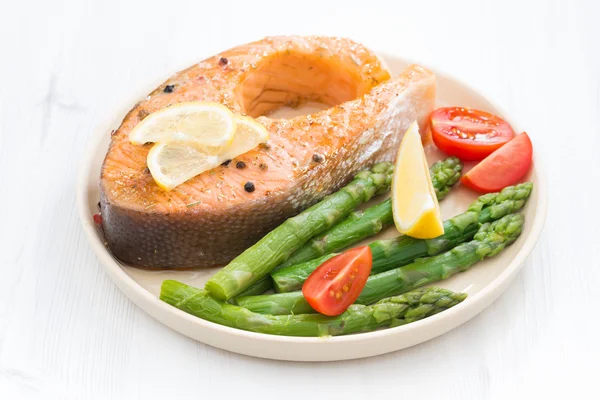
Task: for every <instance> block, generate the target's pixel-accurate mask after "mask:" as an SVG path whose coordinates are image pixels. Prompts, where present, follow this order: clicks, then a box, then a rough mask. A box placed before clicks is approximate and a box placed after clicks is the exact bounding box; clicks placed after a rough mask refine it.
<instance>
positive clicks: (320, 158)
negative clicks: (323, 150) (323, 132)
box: [312, 153, 325, 163]
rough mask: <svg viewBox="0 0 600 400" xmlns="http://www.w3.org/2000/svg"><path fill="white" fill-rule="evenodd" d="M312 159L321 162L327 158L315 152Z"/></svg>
mask: <svg viewBox="0 0 600 400" xmlns="http://www.w3.org/2000/svg"><path fill="white" fill-rule="evenodd" d="M312 159H313V161H314V162H316V163H320V162H323V160H324V159H325V157H323V156H322V155H320V154H319V153H315V154H313V156H312Z"/></svg>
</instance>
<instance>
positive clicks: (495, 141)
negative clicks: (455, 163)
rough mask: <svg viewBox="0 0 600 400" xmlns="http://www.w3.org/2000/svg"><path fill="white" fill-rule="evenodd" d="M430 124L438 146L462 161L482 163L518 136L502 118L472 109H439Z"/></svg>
mask: <svg viewBox="0 0 600 400" xmlns="http://www.w3.org/2000/svg"><path fill="white" fill-rule="evenodd" d="M429 124H430V126H431V136H432V138H433V142H434V143H435V145H436V146H437V147H438V148H439V149H440V150H442V151H443V152H444V153H446V154H448V155H451V156H456V157H458V158H460V159H461V160H482V159H484V158H485V157H487V156H488V155H490V154H492V153H493V152H494V150H496V149H497V148H499V147H501V146H502V145H503V144H504V143H506V142H508V141H509V140H510V139H512V138H513V136H515V132H514V131H513V130H512V128H511V127H510V125H509V124H508V122H506V121H504V120H503V119H502V118H500V117H497V116H495V115H492V114H490V113H486V112H484V111H479V110H474V109H472V108H463V107H444V108H438V109H437V110H435V111H434V112H432V113H431V115H430V116H429Z"/></svg>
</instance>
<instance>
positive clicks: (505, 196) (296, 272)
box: [248, 182, 533, 295]
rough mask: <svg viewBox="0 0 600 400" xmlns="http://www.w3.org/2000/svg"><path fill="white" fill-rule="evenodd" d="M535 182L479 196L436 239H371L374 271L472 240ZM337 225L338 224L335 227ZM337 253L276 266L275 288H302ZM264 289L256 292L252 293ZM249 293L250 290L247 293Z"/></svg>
mask: <svg viewBox="0 0 600 400" xmlns="http://www.w3.org/2000/svg"><path fill="white" fill-rule="evenodd" d="M532 189H533V184H532V183H531V182H527V183H522V184H519V185H516V186H508V187H506V188H504V189H503V190H502V191H501V192H498V193H489V194H485V195H483V196H480V197H479V198H478V199H477V200H476V201H475V202H474V203H473V204H471V206H470V207H469V208H468V210H467V211H466V212H464V213H462V214H460V215H457V216H455V217H453V218H451V219H449V220H447V221H445V222H444V234H443V235H441V236H439V237H437V238H435V239H427V240H423V239H415V238H411V237H409V236H399V237H397V238H394V239H388V240H377V241H375V242H373V243H371V244H370V245H369V246H370V247H371V252H372V254H373V267H372V269H371V274H372V275H374V274H378V273H381V272H385V271H388V270H390V269H392V268H397V267H400V266H402V265H406V264H409V263H411V262H412V261H414V260H415V259H417V258H420V257H427V256H434V255H436V254H439V253H442V252H444V251H448V250H450V249H451V248H453V247H455V246H456V245H458V244H460V243H464V242H466V241H468V240H471V239H472V238H473V236H475V233H476V232H477V230H478V229H479V226H480V224H485V223H487V222H492V221H495V220H497V219H499V218H501V217H503V216H505V215H508V214H510V213H514V212H516V211H518V210H520V209H521V208H522V207H523V206H524V205H525V203H526V202H527V199H528V198H529V196H530V194H531V190H532ZM334 229H335V228H334ZM334 255H335V254H327V255H325V256H322V257H319V258H317V259H314V260H311V261H307V262H304V263H300V264H298V265H292V266H289V267H285V268H281V269H279V268H278V269H276V270H275V271H274V272H272V273H271V277H272V279H273V286H274V288H275V291H276V292H291V291H294V290H300V289H301V288H302V284H303V283H304V281H305V280H306V279H307V278H308V276H309V275H310V274H311V273H312V272H313V271H314V270H315V269H316V268H317V267H318V266H319V265H321V264H322V263H323V262H324V261H326V260H327V259H329V258H331V257H333V256H334ZM257 293H264V292H254V293H252V294H257ZM248 295H249V294H248Z"/></svg>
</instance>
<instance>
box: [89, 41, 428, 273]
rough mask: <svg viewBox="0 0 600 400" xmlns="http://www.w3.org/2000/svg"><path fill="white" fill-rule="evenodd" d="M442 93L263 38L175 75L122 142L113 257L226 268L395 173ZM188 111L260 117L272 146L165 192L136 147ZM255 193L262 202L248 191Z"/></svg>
mask: <svg viewBox="0 0 600 400" xmlns="http://www.w3.org/2000/svg"><path fill="white" fill-rule="evenodd" d="M435 82H436V80H435V76H434V74H433V73H432V72H430V71H428V70H427V69H425V68H423V67H420V66H418V65H412V66H410V67H408V68H406V69H405V70H404V71H403V72H402V73H401V74H400V75H399V76H397V77H395V78H390V75H389V72H388V71H387V69H386V67H385V66H384V65H383V63H382V61H381V60H380V59H379V58H378V57H377V56H376V55H375V54H374V53H373V52H371V51H369V50H368V49H367V48H365V47H364V46H362V45H360V44H358V43H355V42H353V41H351V40H348V39H343V38H335V37H316V36H310V37H298V36H285V37H269V38H265V39H263V40H259V41H257V42H253V43H249V44H245V45H242V46H239V47H235V48H233V49H230V50H228V51H225V52H222V53H221V54H218V55H215V56H214V57H211V58H209V59H207V60H205V61H202V62H200V63H198V64H196V65H193V66H192V67H190V68H188V69H186V70H184V71H181V72H179V73H177V74H175V75H174V76H173V77H171V78H170V79H169V80H167V81H166V82H165V83H164V84H162V85H161V86H160V87H158V88H157V89H156V90H154V91H153V92H152V93H150V95H148V96H147V97H146V98H145V99H144V100H142V101H140V102H139V103H138V104H136V105H135V107H134V108H133V109H132V110H131V111H130V112H129V113H128V114H127V115H126V116H125V118H124V119H123V122H122V123H121V126H120V127H119V128H118V129H117V130H116V131H115V132H113V135H112V138H111V143H110V147H109V149H108V152H107V154H106V158H105V159H104V163H103V166H102V172H101V182H100V189H101V197H100V205H101V214H102V220H103V229H104V234H105V237H106V242H107V243H108V246H109V248H110V250H111V251H112V253H113V254H114V255H115V256H116V257H117V258H119V259H120V260H121V261H123V262H125V263H127V264H130V265H133V266H139V267H146V268H191V267H209V266H218V265H224V264H227V263H228V262H229V261H230V260H232V259H233V258H234V257H236V256H237V255H239V254H240V253H241V252H242V251H243V250H245V249H246V248H248V247H249V246H251V245H252V244H254V243H255V242H257V241H258V240H259V239H260V238H261V237H262V236H264V235H265V234H266V233H267V232H269V231H270V230H272V229H273V228H275V227H276V226H277V225H279V224H281V223H282V222H283V221H284V220H285V219H287V218H289V217H291V216H293V215H295V214H298V213H299V212H300V211H302V210H304V209H306V208H307V207H309V206H311V205H312V204H314V203H316V202H318V201H319V200H321V199H322V198H323V197H324V196H326V195H328V194H330V193H332V192H334V191H336V190H337V189H339V188H340V187H341V186H343V185H345V184H346V183H347V182H348V181H349V180H350V179H351V178H352V177H353V176H354V175H355V174H356V173H357V172H358V171H359V170H361V169H364V168H365V167H369V166H370V165H372V164H374V163H376V162H380V161H393V160H394V157H395V155H396V152H397V151H398V147H399V145H400V141H401V139H402V136H403V134H404V132H405V131H406V129H407V128H408V126H409V125H410V123H411V122H412V121H414V120H417V121H418V122H419V125H420V126H421V128H423V124H424V123H425V120H426V117H427V116H428V115H429V113H430V112H431V111H432V110H433V106H434V101H435ZM185 101H213V102H218V103H221V104H224V105H225V106H227V107H229V108H230V109H231V110H232V111H233V112H234V113H239V114H245V115H249V116H251V117H254V118H256V119H257V120H258V122H260V123H262V124H263V125H265V126H266V128H267V129H268V130H269V133H270V139H269V141H268V142H267V143H266V144H264V145H261V146H259V147H257V148H256V149H254V150H252V151H249V152H248V153H245V154H243V155H241V156H239V157H237V158H235V159H234V160H232V161H231V162H230V163H225V164H223V165H221V166H219V167H217V168H215V169H213V170H211V171H206V172H204V173H202V174H201V175H198V176H196V177H194V178H193V179H191V180H189V181H187V182H186V183H184V184H182V185H180V186H177V187H176V188H175V189H173V190H171V191H169V192H165V191H163V190H162V189H160V188H159V187H158V186H157V185H156V183H155V182H154V180H153V179H152V176H151V175H150V172H149V170H148V168H147V166H146V156H147V154H148V151H149V149H150V147H151V146H152V144H146V145H144V146H138V145H134V144H132V143H130V141H129V138H128V135H129V132H130V131H131V130H132V129H133V127H135V126H136V124H138V123H139V122H140V121H141V120H142V119H143V118H145V117H146V116H147V115H148V114H150V113H153V112H155V111H157V110H160V109H162V108H165V107H169V106H170V105H173V104H176V103H180V102H185ZM306 101H316V102H320V103H324V104H326V105H327V106H328V107H329V108H328V109H325V110H323V111H319V112H315V113H313V114H310V115H303V116H297V117H294V118H291V119H275V118H269V117H268V114H269V113H270V112H271V111H274V110H276V109H278V108H281V107H283V106H296V105H298V104H301V103H303V102H306ZM421 131H422V132H424V129H422V130H421ZM248 182H251V183H252V184H253V185H254V191H251V192H250V191H247V190H246V189H247V188H248V186H250V185H247V183H248ZM245 186H246V189H245Z"/></svg>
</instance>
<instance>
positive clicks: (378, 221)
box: [278, 157, 463, 269]
mask: <svg viewBox="0 0 600 400" xmlns="http://www.w3.org/2000/svg"><path fill="white" fill-rule="evenodd" d="M462 168H463V164H462V162H461V161H460V160H459V159H458V158H456V157H449V158H446V159H445V160H441V161H438V162H436V163H434V164H433V165H432V166H431V168H430V169H429V173H430V174H431V181H432V183H433V188H434V189H435V194H436V196H437V198H438V200H442V199H443V198H444V197H446V195H447V194H448V193H449V192H450V190H451V189H452V186H454V184H455V183H456V182H458V180H459V179H460V174H461V171H462ZM393 222H394V219H393V216H392V201H391V199H388V200H385V201H384V202H382V203H380V204H377V205H375V206H373V207H370V208H367V209H366V210H364V211H355V212H353V213H352V214H350V216H348V218H346V219H345V220H343V221H342V222H340V223H339V224H337V225H336V226H334V227H333V228H331V229H330V230H328V231H327V232H325V233H323V234H322V235H320V236H316V237H314V238H312V239H311V240H309V241H308V242H307V243H306V244H305V245H304V246H302V247H301V248H300V249H298V250H297V251H296V252H295V253H294V254H293V255H292V256H291V257H290V258H289V259H288V260H287V261H286V262H284V263H283V264H282V265H281V266H280V267H278V269H279V268H285V267H287V266H290V265H296V264H300V263H303V262H305V261H309V260H313V259H315V258H317V257H320V256H322V255H324V254H327V253H331V252H334V251H338V250H341V249H343V248H346V247H348V246H350V245H352V244H354V243H357V242H359V241H361V240H362V239H365V238H367V237H370V236H373V235H376V234H377V233H379V232H380V231H381V230H382V229H383V228H384V227H387V226H389V225H391V224H392V223H393Z"/></svg>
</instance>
